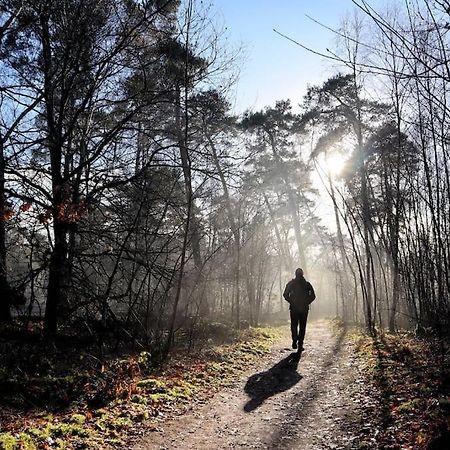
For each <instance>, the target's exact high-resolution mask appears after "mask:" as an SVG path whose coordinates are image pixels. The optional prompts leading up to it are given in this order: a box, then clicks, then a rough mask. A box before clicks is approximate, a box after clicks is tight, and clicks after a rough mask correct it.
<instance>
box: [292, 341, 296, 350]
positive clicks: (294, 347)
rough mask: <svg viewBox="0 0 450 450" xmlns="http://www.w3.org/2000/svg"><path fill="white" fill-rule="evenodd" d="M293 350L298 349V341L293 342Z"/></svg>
mask: <svg viewBox="0 0 450 450" xmlns="http://www.w3.org/2000/svg"><path fill="white" fill-rule="evenodd" d="M292 348H293V349H294V350H295V349H296V348H297V341H292Z"/></svg>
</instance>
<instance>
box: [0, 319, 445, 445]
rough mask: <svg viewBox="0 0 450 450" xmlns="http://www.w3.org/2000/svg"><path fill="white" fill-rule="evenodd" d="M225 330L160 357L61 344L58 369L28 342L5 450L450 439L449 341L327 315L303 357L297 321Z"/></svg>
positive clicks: (314, 327)
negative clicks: (155, 360) (292, 330)
mask: <svg viewBox="0 0 450 450" xmlns="http://www.w3.org/2000/svg"><path fill="white" fill-rule="evenodd" d="M215 330H216V331H215V333H214V334H213V335H214V336H215V337H216V341H214V340H213V339H211V338H209V339H208V340H207V341H205V343H204V345H203V346H202V347H200V348H199V349H198V350H196V351H195V352H192V351H187V349H184V350H181V349H179V350H178V351H175V352H173V354H172V355H171V356H170V358H169V359H168V360H167V361H166V362H165V363H163V364H162V365H161V364H159V365H156V366H155V365H154V364H152V359H151V357H150V356H149V354H146V353H145V352H143V353H141V354H136V355H133V354H131V355H129V356H128V357H125V355H123V356H120V357H115V358H112V359H111V360H109V361H108V360H105V361H104V363H103V364H102V365H101V367H97V368H95V367H92V364H91V362H90V360H91V359H92V358H89V357H88V356H89V355H88V354H84V353H83V354H82V355H81V356H80V358H81V359H80V360H76V358H74V357H73V355H71V354H70V353H69V354H67V352H66V351H65V349H64V348H63V347H61V348H60V349H59V350H58V351H57V352H56V353H55V354H54V355H53V354H51V352H47V353H48V354H47V356H48V360H47V359H46V360H45V361H46V366H45V367H46V369H45V367H44V366H43V365H42V364H41V365H36V361H40V360H42V357H39V358H40V359H38V360H36V359H32V358H31V359H30V357H31V356H32V355H35V356H36V358H37V357H38V356H39V355H41V354H42V352H41V351H39V349H40V347H35V346H34V344H33V345H32V344H29V348H28V347H26V346H23V345H22V346H21V347H20V349H21V353H20V354H21V355H22V359H23V361H22V360H20V361H19V356H18V355H19V354H18V353H14V352H13V353H11V355H12V356H11V357H10V359H11V361H12V362H14V360H15V359H14V358H16V362H17V364H16V365H17V370H16V372H17V373H15V372H13V371H12V370H13V366H11V367H9V369H6V368H4V369H3V372H2V371H1V370H0V449H5V450H39V449H44V450H50V449H60V450H62V449H67V450H69V449H79V450H81V449H134V450H144V449H145V450H147V449H148V450H151V449H159V450H163V449H166V450H169V449H183V450H185V449H186V450H188V449H198V450H201V449H208V450H215V449H219V448H221V449H237V448H248V449H251V448H253V449H274V450H275V449H302V450H308V449H318V450H320V449H347V450H352V449H359V450H362V449H373V450H388V449H389V450H419V449H427V450H448V449H450V414H449V412H450V352H449V350H448V349H449V346H448V342H446V341H442V340H438V339H436V338H433V337H431V336H428V337H426V338H418V337H416V336H414V335H413V334H411V333H397V334H384V335H380V336H378V338H376V339H373V338H371V337H369V336H367V335H364V334H362V333H361V332H358V331H356V330H350V331H347V330H346V329H344V328H343V327H342V325H341V324H340V323H339V322H338V321H325V320H322V321H316V322H311V323H309V324H308V327H307V334H306V339H305V351H304V352H303V354H302V356H301V358H300V359H296V358H295V356H296V353H295V352H293V351H292V349H291V348H290V344H291V341H290V338H289V329H288V327H287V326H281V327H261V328H250V329H247V330H242V331H237V330H235V331H234V332H232V331H233V330H230V329H229V328H226V327H224V326H222V327H218V325H216V328H215ZM220 330H222V335H223V338H224V339H225V335H226V339H225V340H223V341H222V342H218V341H217V339H219V336H220ZM225 332H226V333H225ZM11 345H12V344H11ZM39 345H40V344H39ZM13 348H15V347H14V346H13V347H11V346H5V348H4V350H5V351H6V350H8V349H9V350H10V352H11V351H12V349H13ZM24 349H25V350H26V352H25V353H24ZM5 355H6V353H5ZM13 356H14V358H13ZM63 356H64V358H65V359H66V360H67V361H71V363H72V366H67V365H64V364H62V363H63V362H64V359H63V360H62V359H61V358H62V357H63ZM28 359H30V361H31V363H32V364H28V365H26V364H25V363H26V361H27V360H28ZM45 361H44V362H45ZM47 366H48V367H47ZM26 368H28V370H29V371H30V373H27V372H24V370H25V369H26ZM44 369H45V371H44Z"/></svg>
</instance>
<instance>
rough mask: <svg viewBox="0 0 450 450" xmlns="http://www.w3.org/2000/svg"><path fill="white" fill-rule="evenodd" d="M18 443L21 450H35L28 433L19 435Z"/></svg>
mask: <svg viewBox="0 0 450 450" xmlns="http://www.w3.org/2000/svg"><path fill="white" fill-rule="evenodd" d="M19 442H20V449H21V450H37V448H38V447H37V445H36V442H35V441H34V439H33V437H32V436H30V434H29V433H20V434H19Z"/></svg>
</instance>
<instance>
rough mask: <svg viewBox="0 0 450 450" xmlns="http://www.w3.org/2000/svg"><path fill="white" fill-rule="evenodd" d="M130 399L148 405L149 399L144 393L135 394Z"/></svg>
mask: <svg viewBox="0 0 450 450" xmlns="http://www.w3.org/2000/svg"><path fill="white" fill-rule="evenodd" d="M130 401H131V402H132V403H137V404H139V405H146V404H147V399H146V398H145V397H143V396H142V395H139V394H134V395H133V396H132V397H131V399H130Z"/></svg>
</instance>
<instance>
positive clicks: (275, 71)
mask: <svg viewBox="0 0 450 450" xmlns="http://www.w3.org/2000/svg"><path fill="white" fill-rule="evenodd" d="M212 3H213V5H214V9H215V10H217V11H218V13H219V15H221V16H222V18H223V21H224V23H225V26H226V27H227V31H228V34H229V38H230V39H231V41H232V42H235V43H236V44H239V42H242V43H243V44H244V46H245V47H246V54H247V58H246V60H245V61H244V63H243V65H242V71H241V76H240V81H239V84H238V86H237V92H236V104H235V110H236V112H238V113H239V112H242V111H243V110H245V109H247V108H250V109H256V110H257V109H261V108H263V107H264V106H266V105H271V104H274V103H275V101H276V100H282V99H287V98H290V99H291V100H292V102H293V104H294V105H295V104H298V103H299V102H300V100H301V98H302V96H303V95H304V93H305V92H306V87H307V84H308V83H309V84H317V83H320V82H322V81H324V80H325V79H326V78H327V75H329V74H330V72H331V69H332V68H331V64H330V63H327V62H325V61H324V60H323V59H322V58H321V57H320V56H315V55H312V54H310V53H308V52H307V51H305V50H303V49H301V48H300V47H298V46H296V45H294V44H292V43H291V42H289V41H287V40H286V39H284V38H282V37H280V36H279V35H277V34H276V33H275V32H274V31H273V28H275V29H277V30H278V31H280V32H282V33H284V34H286V35H288V36H290V37H292V38H293V39H295V40H297V41H299V42H301V43H302V44H304V45H306V46H308V47H311V48H314V49H317V50H319V51H321V52H326V48H327V47H331V48H333V46H334V44H333V43H334V39H335V38H334V35H333V33H332V32H330V31H328V30H326V29H324V28H322V27H321V26H320V25H317V24H315V23H313V22H312V21H311V20H310V19H308V18H307V17H306V14H308V15H309V16H312V17H314V18H315V19H317V20H319V21H320V22H322V23H324V24H325V25H328V26H330V27H336V26H338V25H339V23H340V19H341V17H343V16H344V15H345V14H346V13H349V12H351V11H352V10H353V3H352V1H351V0H278V1H276V0H271V1H270V0H212ZM372 3H373V2H372Z"/></svg>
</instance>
